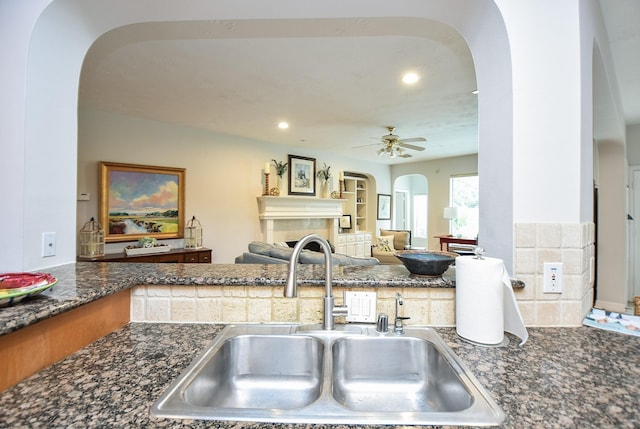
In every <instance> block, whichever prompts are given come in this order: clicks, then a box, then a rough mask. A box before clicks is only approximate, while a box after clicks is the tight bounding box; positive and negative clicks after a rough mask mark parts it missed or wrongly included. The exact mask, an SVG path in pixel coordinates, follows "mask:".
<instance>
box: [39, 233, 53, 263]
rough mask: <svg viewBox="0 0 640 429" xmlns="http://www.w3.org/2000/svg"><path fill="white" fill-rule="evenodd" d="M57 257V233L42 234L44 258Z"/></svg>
mask: <svg viewBox="0 0 640 429" xmlns="http://www.w3.org/2000/svg"><path fill="white" fill-rule="evenodd" d="M55 255H56V233H55V232H43V233H42V257H43V258H45V257H47V256H55Z"/></svg>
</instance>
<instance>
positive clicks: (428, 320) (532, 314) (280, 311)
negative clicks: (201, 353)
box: [131, 224, 594, 326]
mask: <svg viewBox="0 0 640 429" xmlns="http://www.w3.org/2000/svg"><path fill="white" fill-rule="evenodd" d="M515 233H516V250H515V251H516V264H515V265H516V266H515V273H513V276H515V277H516V278H518V279H520V280H522V281H524V282H525V285H526V286H525V288H524V289H521V290H517V289H516V292H515V295H516V299H517V300H518V307H519V308H520V312H521V313H522V316H523V318H524V321H525V324H526V325H527V326H580V325H581V323H582V319H583V318H584V316H585V315H586V314H587V312H588V311H589V309H590V308H591V303H592V300H593V280H592V277H593V275H592V273H593V271H592V270H593V267H592V265H593V263H592V261H593V255H594V226H593V224H580V225H561V224H517V225H516V227H515ZM544 262H562V263H563V264H564V265H563V292H562V293H561V294H545V293H543V292H542V268H543V264H544ZM351 290H353V291H370V292H376V293H377V300H378V301H377V312H378V313H381V312H382V313H387V314H389V317H390V318H392V317H393V315H394V312H395V309H394V307H395V294H396V293H397V292H400V293H401V294H402V296H403V300H404V306H403V307H402V310H401V311H402V313H403V315H404V316H409V317H411V319H410V320H407V322H406V323H407V324H414V325H430V326H455V290H454V289H440V288H434V289H416V288H406V289H401V288H387V289H374V288H372V289H363V288H335V289H334V296H335V297H336V303H337V304H341V303H342V293H343V291H351ZM131 293H132V296H131V298H132V299H131V320H132V321H153V322H160V321H162V322H165V321H166V322H216V323H234V322H235V323H270V322H273V323H279V322H280V323H287V322H291V323H320V322H321V321H322V296H323V294H324V287H300V289H299V291H298V298H284V297H283V296H282V287H268V286H164V285H163V286H137V287H135V288H133V289H132V292H131ZM337 321H338V322H341V320H340V319H339V318H338V320H337Z"/></svg>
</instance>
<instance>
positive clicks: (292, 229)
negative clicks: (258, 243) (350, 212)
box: [258, 196, 344, 243]
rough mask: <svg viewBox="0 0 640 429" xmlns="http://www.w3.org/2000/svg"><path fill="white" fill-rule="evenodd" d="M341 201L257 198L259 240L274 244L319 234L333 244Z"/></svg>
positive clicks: (291, 197) (303, 198)
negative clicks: (260, 232) (260, 233)
mask: <svg viewBox="0 0 640 429" xmlns="http://www.w3.org/2000/svg"><path fill="white" fill-rule="evenodd" d="M343 201H344V200H339V199H331V198H315V197H296V196H282V197H270V196H264V197H258V210H259V218H260V229H261V230H262V239H263V241H265V242H267V243H274V242H279V241H292V240H299V239H300V238H301V237H303V236H304V235H307V234H318V235H320V236H322V237H324V238H326V239H328V240H329V241H330V242H332V243H336V242H337V239H338V219H340V216H342V202H343Z"/></svg>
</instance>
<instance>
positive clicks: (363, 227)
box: [342, 175, 368, 233]
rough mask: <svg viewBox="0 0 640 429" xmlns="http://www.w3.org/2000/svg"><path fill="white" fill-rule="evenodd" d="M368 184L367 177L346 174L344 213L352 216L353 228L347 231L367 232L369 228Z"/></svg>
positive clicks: (343, 194)
mask: <svg viewBox="0 0 640 429" xmlns="http://www.w3.org/2000/svg"><path fill="white" fill-rule="evenodd" d="M367 185H368V180H367V178H366V177H357V176H347V175H345V176H344V187H345V189H344V191H343V192H342V196H343V198H344V199H345V200H346V201H345V202H344V203H343V204H342V213H343V214H345V215H350V216H351V223H352V225H351V229H350V230H346V231H345V232H350V233H354V232H365V231H367V230H368V222H367V205H368V201H367Z"/></svg>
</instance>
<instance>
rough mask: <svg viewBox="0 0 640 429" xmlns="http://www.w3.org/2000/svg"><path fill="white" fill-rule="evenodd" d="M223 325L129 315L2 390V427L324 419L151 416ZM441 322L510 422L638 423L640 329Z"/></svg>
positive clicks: (227, 428)
mask: <svg viewBox="0 0 640 429" xmlns="http://www.w3.org/2000/svg"><path fill="white" fill-rule="evenodd" d="M221 329H222V325H211V324H200V325H198V324H153V323H151V324H150V323H144V324H143V323H132V324H129V325H127V326H126V327H124V328H122V329H120V330H118V331H116V332H114V333H112V334H109V335H107V336H106V337H104V338H102V339H100V340H98V341H96V342H94V343H92V344H91V345H89V346H87V347H85V348H83V349H82V350H80V351H78V352H76V353H74V354H72V355H71V356H69V357H67V358H66V359H64V360H62V361H60V362H58V363H56V364H55V365H53V366H51V367H49V368H47V369H45V370H42V371H40V372H39V373H37V374H35V375H33V376H32V377H30V378H28V379H27V380H25V381H23V382H21V383H19V384H17V385H16V386H14V387H12V388H10V389H9V390H7V391H5V392H4V393H2V394H0V403H2V407H0V427H11V428H55V427H78V428H79V427H82V428H92V427H127V428H130V427H144V428H159V427H162V428H187V427H188V428H205V427H217V428H224V429H231V428H239V427H242V428H256V429H258V428H265V429H266V428H271V429H284V428H287V429H293V428H310V427H316V426H314V425H289V424H267V423H254V424H251V423H245V422H242V423H237V422H220V421H216V422H207V421H193V420H174V419H159V418H153V417H151V416H150V415H149V408H150V406H151V404H152V403H153V402H154V401H155V400H156V399H157V398H158V397H159V396H160V394H161V393H162V392H163V391H164V390H165V389H166V388H167V387H168V385H169V384H170V383H171V382H172V381H173V380H175V379H176V378H177V377H178V375H179V374H180V373H181V372H182V371H183V370H184V369H185V368H186V367H187V366H188V364H189V363H190V362H191V360H192V359H193V358H194V357H195V356H197V355H198V354H199V353H200V352H201V351H203V350H204V348H205V347H206V345H207V344H208V343H210V342H211V341H212V339H213V338H214V337H215V335H216V334H217V333H218V332H219V331H220V330H221ZM436 331H437V332H438V333H439V334H440V335H441V336H442V337H443V338H444V339H445V341H446V342H447V343H448V344H449V346H450V347H452V349H453V350H454V351H455V353H456V354H457V355H458V356H459V357H460V358H461V359H462V361H463V362H464V363H465V364H466V365H467V366H468V367H469V368H470V369H471V371H472V372H473V373H474V375H475V376H476V377H477V378H478V380H479V381H480V382H481V384H482V385H483V386H484V387H485V388H486V389H487V390H488V391H489V393H490V394H491V395H492V396H493V397H494V399H495V400H496V401H497V403H498V404H499V405H500V406H501V407H502V408H503V409H504V410H505V412H506V414H507V420H506V422H505V424H504V425H503V427H505V428H518V429H521V428H581V429H588V428H598V429H600V428H613V427H615V428H637V427H640V410H639V409H638V398H639V397H640V383H638V377H639V376H640V354H639V353H638V351H639V350H640V338H638V337H632V336H625V335H622V334H618V333H614V332H608V331H602V330H598V329H594V328H588V327H580V328H533V329H530V330H529V334H530V337H529V341H528V342H527V343H526V344H525V345H524V346H523V347H520V346H518V345H517V340H516V339H515V338H514V337H511V342H510V344H509V345H507V346H506V347H502V348H489V347H479V346H474V345H471V344H468V343H466V342H464V341H462V340H460V339H459V338H458V337H457V336H456V334H455V330H454V328H436ZM34 352H37V351H34ZM322 427H323V428H336V429H337V428H340V429H348V428H360V429H366V428H371V427H376V426H355V425H341V426H337V425H335V426H332V425H322ZM379 427H380V428H389V427H390V426H379Z"/></svg>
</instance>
